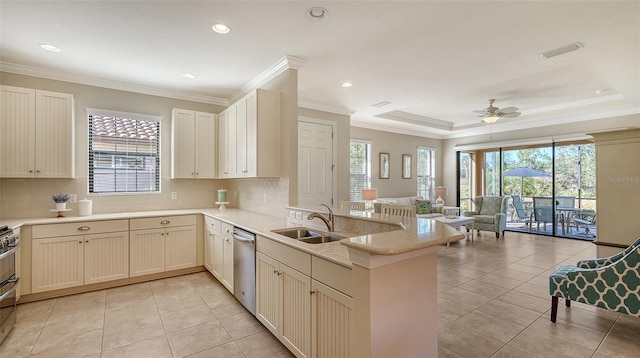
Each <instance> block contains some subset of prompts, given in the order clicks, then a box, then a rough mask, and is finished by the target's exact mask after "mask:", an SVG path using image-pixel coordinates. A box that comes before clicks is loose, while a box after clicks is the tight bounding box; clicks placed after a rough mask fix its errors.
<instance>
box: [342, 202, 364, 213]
mask: <svg viewBox="0 0 640 358" xmlns="http://www.w3.org/2000/svg"><path fill="white" fill-rule="evenodd" d="M364 208H365V205H364V203H363V202H359V201H346V200H340V209H349V210H360V211H364V210H365V209H364Z"/></svg>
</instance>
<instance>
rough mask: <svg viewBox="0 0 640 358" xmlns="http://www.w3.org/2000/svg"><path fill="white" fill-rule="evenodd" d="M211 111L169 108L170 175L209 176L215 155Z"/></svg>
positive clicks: (213, 174)
mask: <svg viewBox="0 0 640 358" xmlns="http://www.w3.org/2000/svg"><path fill="white" fill-rule="evenodd" d="M216 118H217V116H216V115H215V114H213V113H205V112H197V111H189V110H184V109H176V108H174V109H173V112H172V118H171V178H172V179H193V178H196V179H213V178H215V177H216V175H215V174H216V173H215V165H216V158H217V155H216V153H217V143H216V140H217V136H216Z"/></svg>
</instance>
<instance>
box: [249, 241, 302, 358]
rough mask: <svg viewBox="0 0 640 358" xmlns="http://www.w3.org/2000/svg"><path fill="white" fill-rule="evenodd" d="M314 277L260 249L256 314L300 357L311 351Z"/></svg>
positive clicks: (258, 255)
mask: <svg viewBox="0 0 640 358" xmlns="http://www.w3.org/2000/svg"><path fill="white" fill-rule="evenodd" d="M310 293H311V278H310V277H309V276H307V275H305V274H303V273H301V272H299V271H296V270H294V269H293V268H291V267H289V266H287V265H285V264H283V263H281V262H279V261H277V260H275V259H273V258H271V257H269V256H267V255H264V254H262V253H260V252H258V253H257V255H256V316H257V318H258V320H259V321H260V322H262V323H263V324H264V325H265V326H266V327H267V329H269V330H270V331H271V333H273V334H274V335H275V336H276V337H278V339H280V341H282V343H283V344H284V345H285V346H286V347H287V348H289V350H291V352H293V353H294V354H295V355H296V357H310V356H311V355H310V354H311V333H310V331H311V294H310Z"/></svg>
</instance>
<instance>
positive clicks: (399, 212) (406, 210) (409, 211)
mask: <svg viewBox="0 0 640 358" xmlns="http://www.w3.org/2000/svg"><path fill="white" fill-rule="evenodd" d="M380 212H381V213H382V214H386V215H395V216H410V217H416V207H415V206H414V205H394V204H382V205H380Z"/></svg>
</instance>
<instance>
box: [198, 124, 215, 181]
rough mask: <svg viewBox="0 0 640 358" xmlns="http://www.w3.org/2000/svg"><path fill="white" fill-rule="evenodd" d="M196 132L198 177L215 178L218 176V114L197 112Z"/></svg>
mask: <svg viewBox="0 0 640 358" xmlns="http://www.w3.org/2000/svg"><path fill="white" fill-rule="evenodd" d="M195 121H196V132H195V137H196V138H195V148H194V149H195V153H194V154H195V172H196V178H200V179H214V178H215V177H216V157H217V153H218V151H217V150H216V147H217V146H218V140H217V138H216V115H215V114H213V113H204V112H196V119H195Z"/></svg>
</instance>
